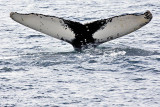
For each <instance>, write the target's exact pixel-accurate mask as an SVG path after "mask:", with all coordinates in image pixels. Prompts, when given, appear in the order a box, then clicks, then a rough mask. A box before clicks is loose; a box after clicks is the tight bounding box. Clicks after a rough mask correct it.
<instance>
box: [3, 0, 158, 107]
mask: <svg viewBox="0 0 160 107" xmlns="http://www.w3.org/2000/svg"><path fill="white" fill-rule="evenodd" d="M0 7H1V8H0V15H1V17H0V106H1V107H3V106H7V107H14V106H15V107H24V106H26V107H33V106H34V107H39V106H42V107H66V106H68V107H72V106H73V107H77V106H78V107H84V106H87V107H137V106H139V107H160V31H159V28H160V2H159V0H154V1H152V0H145V1H139V0H127V1H122V0H120V1H117V0H112V1H107V0H99V1H96V0H87V1H86V0H77V1H76V0H54V1H53V0H47V1H41V0H27V1H26V0H0ZM146 10H150V11H151V12H152V14H153V19H152V21H151V22H150V23H149V24H148V25H146V26H145V27H143V28H141V29H139V30H138V31H136V32H133V33H131V34H129V35H126V36H124V37H122V38H119V39H116V40H113V41H111V42H107V43H104V44H102V45H100V46H99V47H97V48H96V49H87V50H84V51H82V52H76V51H74V49H73V48H72V46H71V45H70V44H68V43H65V42H63V41H60V40H57V39H54V38H51V37H49V36H47V35H45V34H42V33H39V32H36V31H34V30H32V29H29V28H26V27H24V26H22V25H20V24H18V23H16V22H14V21H13V20H12V19H10V17H9V14H10V12H11V11H17V12H20V13H33V12H34V13H41V14H47V15H54V16H57V17H63V18H65V19H68V20H73V21H79V22H81V23H86V22H90V21H95V20H98V19H102V18H103V19H104V18H108V17H111V16H115V15H120V14H123V13H134V12H144V11H146Z"/></svg>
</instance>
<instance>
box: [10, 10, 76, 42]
mask: <svg viewBox="0 0 160 107" xmlns="http://www.w3.org/2000/svg"><path fill="white" fill-rule="evenodd" d="M10 17H11V18H12V19H13V20H15V21H16V22H19V23H20V24H23V25H25V26H27V27H30V28H32V29H34V30H37V31H40V32H42V33H45V34H47V35H50V36H52V37H55V38H57V39H63V40H65V41H68V42H70V41H72V40H73V39H74V38H75V34H74V32H73V31H72V30H71V29H70V28H68V26H67V25H65V23H64V21H63V20H62V19H61V18H57V17H54V16H46V15H41V14H34V13H31V14H19V13H16V12H11V14H10Z"/></svg>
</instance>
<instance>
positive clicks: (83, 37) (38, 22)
mask: <svg viewBox="0 0 160 107" xmlns="http://www.w3.org/2000/svg"><path fill="white" fill-rule="evenodd" d="M10 17H11V18H12V19H13V20H15V21H16V22H18V23H20V24H22V25H25V26H27V27H29V28H32V29H34V30H37V31H39V32H42V33H44V34H47V35H50V36H52V37H54V38H57V39H60V40H63V41H66V42H68V43H70V44H72V45H73V47H74V48H78V49H81V48H82V47H83V46H86V45H88V44H94V45H99V44H101V43H104V42H107V41H110V40H113V39H116V38H119V37H121V36H124V35H126V34H129V33H131V32H133V31H135V30H137V29H139V28H141V27H142V26H144V25H146V24H147V23H149V22H150V21H151V19H152V14H151V12H150V11H146V12H145V13H134V14H123V15H120V16H114V17H111V18H108V19H101V20H97V21H94V22H91V23H86V24H81V23H79V22H74V21H70V20H65V19H63V18H58V17H55V16H48V15H42V14H36V13H30V14H20V13H17V12H11V13H10Z"/></svg>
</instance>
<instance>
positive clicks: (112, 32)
mask: <svg viewBox="0 0 160 107" xmlns="http://www.w3.org/2000/svg"><path fill="white" fill-rule="evenodd" d="M146 17H148V18H146ZM151 19H152V14H151V13H150V12H149V11H146V12H145V13H143V14H128V15H121V16H116V17H113V18H112V20H111V21H108V20H106V21H108V22H107V24H106V25H105V26H103V27H102V28H101V29H99V30H98V31H97V32H95V33H94V34H93V38H94V39H95V40H96V41H95V42H97V43H103V42H107V41H110V40H112V39H116V38H118V37H121V36H124V35H126V34H129V33H131V32H133V31H135V30H137V29H139V28H141V27H142V26H144V25H146V24H147V23H149V22H150V20H151Z"/></svg>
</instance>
